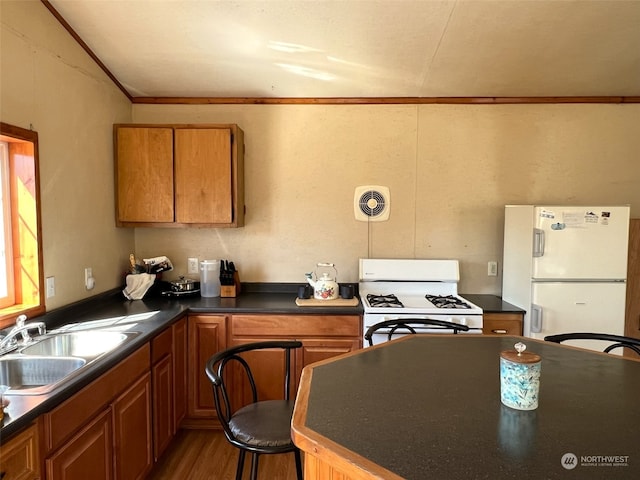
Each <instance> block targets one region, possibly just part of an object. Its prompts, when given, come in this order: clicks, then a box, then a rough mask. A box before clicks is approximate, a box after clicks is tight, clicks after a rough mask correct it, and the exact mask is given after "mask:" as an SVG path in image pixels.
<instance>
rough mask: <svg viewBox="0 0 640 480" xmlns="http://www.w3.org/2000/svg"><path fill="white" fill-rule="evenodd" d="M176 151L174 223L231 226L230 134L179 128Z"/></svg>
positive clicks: (218, 130) (176, 137)
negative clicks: (225, 224)
mask: <svg viewBox="0 0 640 480" xmlns="http://www.w3.org/2000/svg"><path fill="white" fill-rule="evenodd" d="M175 141H176V145H175V150H176V168H175V175H176V177H175V185H176V221H177V222H178V223H231V221H232V211H233V204H232V201H231V199H232V185H231V161H230V160H231V131H230V130H229V129H204V128H198V129H195V128H178V129H176V130H175Z"/></svg>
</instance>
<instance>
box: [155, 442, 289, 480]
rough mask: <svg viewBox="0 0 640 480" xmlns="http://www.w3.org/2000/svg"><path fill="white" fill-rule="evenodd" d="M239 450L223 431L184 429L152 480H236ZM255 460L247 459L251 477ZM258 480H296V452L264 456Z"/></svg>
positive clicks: (246, 470) (163, 458) (246, 465)
mask: <svg viewBox="0 0 640 480" xmlns="http://www.w3.org/2000/svg"><path fill="white" fill-rule="evenodd" d="M237 462H238V449H237V448H235V447H233V446H232V445H230V444H229V442H227V440H226V439H225V438H224V434H223V433H222V431H221V430H180V431H179V432H178V434H177V435H176V437H175V438H174V440H173V442H172V444H171V446H170V447H169V449H168V450H167V451H166V452H165V454H164V455H163V457H162V459H161V460H160V462H159V463H158V464H157V465H156V467H155V468H154V469H153V471H152V472H151V474H150V475H149V476H148V477H147V478H148V480H234V479H235V475H236V465H237ZM250 465H251V458H250V457H249V455H247V457H246V460H245V468H244V476H243V478H249V469H250ZM258 478H260V479H264V480H296V465H295V460H294V458H293V453H287V454H281V455H262V456H261V457H260V466H259V469H258Z"/></svg>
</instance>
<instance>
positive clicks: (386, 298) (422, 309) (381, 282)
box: [359, 258, 482, 344]
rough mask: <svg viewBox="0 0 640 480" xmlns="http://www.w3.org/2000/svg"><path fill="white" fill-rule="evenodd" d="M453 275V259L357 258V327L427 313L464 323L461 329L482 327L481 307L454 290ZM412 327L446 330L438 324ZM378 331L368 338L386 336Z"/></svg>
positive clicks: (479, 330) (456, 274) (455, 268)
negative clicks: (360, 311) (361, 320)
mask: <svg viewBox="0 0 640 480" xmlns="http://www.w3.org/2000/svg"><path fill="white" fill-rule="evenodd" d="M459 280H460V273H459V265H458V261H457V260H425V259H415V260H414V259H369V258H367V259H360V275H359V291H360V298H361V299H362V304H363V305H364V317H363V318H364V326H363V327H364V329H363V332H366V331H367V329H368V328H369V327H370V326H371V325H373V324H375V323H378V322H381V321H384V320H393V319H401V320H406V319H410V318H431V319H436V320H445V321H448V322H453V323H459V324H462V325H466V326H468V327H469V330H468V331H467V332H464V333H482V309H481V308H480V307H478V306H477V305H474V304H473V303H471V302H470V301H468V300H466V299H464V298H462V297H461V296H460V295H458V281H459ZM416 330H420V331H421V332H423V333H452V331H451V330H449V329H444V328H440V327H429V328H424V327H422V328H416ZM379 332H380V333H379V334H375V335H374V344H375V343H380V341H383V340H384V341H386V340H387V338H388V336H387V332H384V331H379ZM398 336H400V334H398ZM365 343H366V342H365Z"/></svg>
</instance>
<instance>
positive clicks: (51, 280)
mask: <svg viewBox="0 0 640 480" xmlns="http://www.w3.org/2000/svg"><path fill="white" fill-rule="evenodd" d="M46 289H47V298H51V297H55V296H56V282H55V277H47V280H46Z"/></svg>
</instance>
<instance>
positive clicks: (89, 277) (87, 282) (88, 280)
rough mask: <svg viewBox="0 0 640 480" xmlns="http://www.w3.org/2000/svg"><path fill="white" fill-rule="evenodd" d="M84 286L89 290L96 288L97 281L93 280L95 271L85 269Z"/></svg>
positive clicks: (89, 268)
mask: <svg viewBox="0 0 640 480" xmlns="http://www.w3.org/2000/svg"><path fill="white" fill-rule="evenodd" d="M84 286H85V288H86V289H87V290H92V289H93V287H95V286H96V281H95V279H94V278H93V269H92V268H91V267H87V268H85V269H84Z"/></svg>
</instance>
